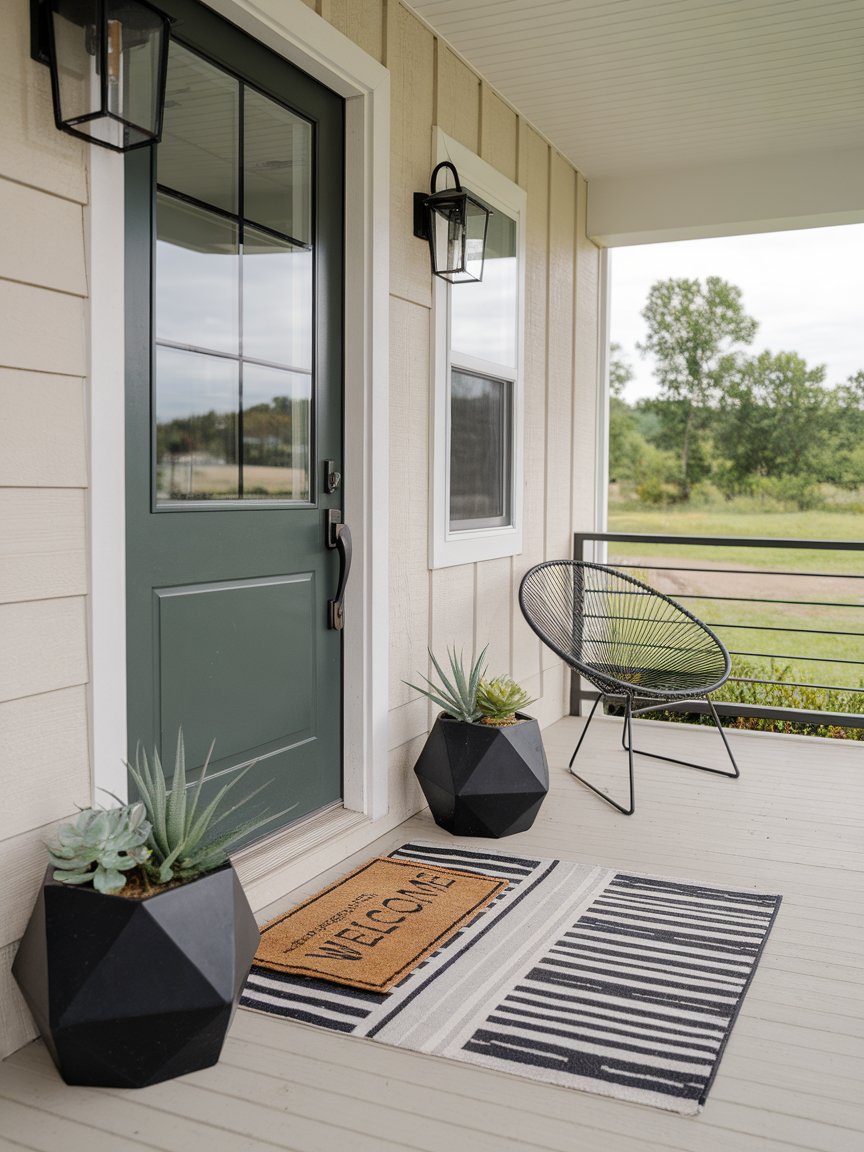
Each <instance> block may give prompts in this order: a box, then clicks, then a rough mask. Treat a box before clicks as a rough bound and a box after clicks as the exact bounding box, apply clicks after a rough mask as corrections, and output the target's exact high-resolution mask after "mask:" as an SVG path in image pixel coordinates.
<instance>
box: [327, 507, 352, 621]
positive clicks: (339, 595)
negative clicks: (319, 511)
mask: <svg viewBox="0 0 864 1152" xmlns="http://www.w3.org/2000/svg"><path fill="white" fill-rule="evenodd" d="M327 547H328V548H338V549H339V583H338V584H337V585H336V596H335V599H333V600H328V601H327V626H328V628H335V629H336V630H337V631H340V632H341V631H342V629H343V628H344V626H345V609H344V605H343V601H344V599H345V585H346V584H347V583H348V574H349V573H350V571H351V529H350V528H349V527H348V525H347V524H343V523H342V513H341V512H340V511H339V509H338V508H328V509H327Z"/></svg>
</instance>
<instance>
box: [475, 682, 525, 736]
mask: <svg viewBox="0 0 864 1152" xmlns="http://www.w3.org/2000/svg"><path fill="white" fill-rule="evenodd" d="M535 699H536V698H535V697H532V696H529V695H528V693H527V692H526V691H525V689H524V688H522V687H521V686H520V685H519V684H517V683H516V681H515V680H513V679H512V678H511V677H510V676H496V677H495V679H494V680H481V681H480V683H479V685H478V686H477V707H478V708H479V709H480V712H481V713H482V721H481V722H482V723H484V724H509V723H512V722H513V721H514V720H515V718H516V713H517V712H518V711H519V710H520V709H521V708H527V707H528V705H529V704H533V703H534V700H535Z"/></svg>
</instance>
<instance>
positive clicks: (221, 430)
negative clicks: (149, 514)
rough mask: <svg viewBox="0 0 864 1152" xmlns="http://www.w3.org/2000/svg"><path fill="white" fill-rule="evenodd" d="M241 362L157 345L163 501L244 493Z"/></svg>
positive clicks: (159, 475) (158, 455) (160, 490)
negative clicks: (239, 447) (241, 490)
mask: <svg viewBox="0 0 864 1152" xmlns="http://www.w3.org/2000/svg"><path fill="white" fill-rule="evenodd" d="M237 375H238V363H237V361H236V360H233V359H228V358H227V357H224V356H206V355H203V354H202V353H200V352H183V351H180V350H179V349H176V348H157V349H156V495H157V499H158V500H160V501H162V502H164V501H171V502H174V501H183V500H214V499H215V500H219V499H222V500H224V499H227V498H232V497H233V498H234V499H236V498H237V496H238V495H239V480H240V473H239V468H238V463H237V398H238V395H239V385H238V379H237Z"/></svg>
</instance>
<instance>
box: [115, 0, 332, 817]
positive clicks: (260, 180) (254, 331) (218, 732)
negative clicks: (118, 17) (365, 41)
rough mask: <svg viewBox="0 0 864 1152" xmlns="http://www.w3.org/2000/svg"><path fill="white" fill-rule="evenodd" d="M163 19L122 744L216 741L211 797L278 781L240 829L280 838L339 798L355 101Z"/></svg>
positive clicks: (149, 174) (242, 46) (144, 251)
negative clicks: (346, 320) (345, 307)
mask: <svg viewBox="0 0 864 1152" xmlns="http://www.w3.org/2000/svg"><path fill="white" fill-rule="evenodd" d="M161 7H163V8H167V10H168V12H169V14H170V15H172V16H174V17H175V18H176V20H175V23H174V25H173V28H172V44H171V52H170V58H169V74H168V88H167V97H166V111H165V125H164V133H163V140H162V143H161V144H160V145H159V146H158V147H156V148H155V149H153V150H152V152H151V150H149V149H145V150H142V151H139V152H135V153H132V154H131V155H130V156H129V157H128V158H127V167H126V187H127V194H126V220H127V225H126V236H127V241H126V285H127V288H126V296H127V333H126V344H127V380H126V408H127V418H126V492H127V499H126V506H127V574H126V585H127V620H128V626H127V667H128V716H129V733H128V734H129V744H130V751H131V752H132V753H133V754H134V749H135V746H136V744H137V742H138V741H140V742H141V743H142V744H143V745H145V746H146V747H147V748H148V749H150V748H152V747H153V746H154V745H155V746H158V747H159V748H160V749H161V751H162V758H163V761H164V762H165V764H166V770H170V766H172V765H173V750H174V746H175V743H176V739H177V731H178V728H179V726H180V725H182V727H183V732H184V736H185V741H186V750H187V766H188V767H191V766H194V765H199V764H201V763H202V762H203V760H204V757H205V756H206V753H207V749H208V746H209V744H210V742H211V740H213V739H214V738H215V741H216V746H215V751H214V755H213V758H212V760H211V772H210V775H211V776H212V777H214V778H215V780H214V785H213V786H214V787H215V786H217V785H221V784H224V783H225V782H226V780H228V779H230V778H231V772H232V769H235V768H236V767H237V766H238V765H243V764H245V763H248V762H249V761H250V760H252V759H255V758H258V762H257V763H256V765H255V767H254V768H253V769H252V770H251V771H250V772H249V774H248V776H247V778H246V779H245V780H244V781H243V783H242V784H241V785H240V786H239V787H240V789H242V790H244V791H245V790H246V789H247V788H248V789H250V790H251V789H252V788H254V787H256V786H258V785H259V784H265V785H266V787H265V789H264V790H263V791H262V792H261V793H260V794H259V795H258V796H257V797H256V798H255V800H254V802H253V806H252V809H251V811H250V812H238V813H236V814H235V815H236V818H237V820H238V821H239V820H240V819H242V818H243V817H245V816H246V815H249V814H251V812H257V811H263V810H265V809H269V810H270V811H273V812H276V811H278V810H281V809H283V808H286V807H287V806H289V805H292V804H296V807H295V808H294V810H293V811H292V812H291V814H290V816H289V817H286V818H284V820H283V821H282V823H286V822H288V821H289V820H295V819H298V818H300V817H302V816H305V815H307V814H309V813H310V812H315V811H317V810H319V809H321V808H324V807H326V806H328V805H331V804H334V803H336V802H338V801H339V799H340V798H341V795H342V767H341V765H342V731H341V722H342V632H341V631H339V630H336V629H334V628H333V627H331V626H330V621H329V620H328V600H330V599H331V598H332V597H333V596H334V595H335V592H336V586H337V582H338V577H339V557H338V556H337V552H336V551H335V550H333V549H331V548H328V546H327V531H326V523H325V522H326V520H327V517H328V511H329V510H334V509H335V510H338V509H341V498H342V491H343V489H342V486H341V485H338V486H336V487H335V488H334V485H333V483H332V481H330V482H328V481H327V479H326V477H327V476H329V475H330V474H331V473H333V472H339V473H341V472H342V465H341V460H342V280H343V278H342V259H343V252H342V243H343V242H342V235H343V171H344V166H343V153H344V116H343V101H342V100H341V99H340V98H339V97H338V96H336V95H335V94H334V93H332V92H330V91H329V90H327V89H325V88H323V87H322V86H321V85H320V84H318V83H317V82H316V81H314V80H312V79H311V78H310V77H308V76H306V75H305V74H304V73H302V72H299V71H298V70H297V69H295V68H293V67H292V66H291V65H289V64H288V63H287V62H286V61H284V60H282V59H281V58H280V57H278V56H276V55H275V54H273V53H272V52H270V51H269V50H268V49H266V48H265V47H263V46H262V45H261V44H258V43H257V42H255V41H254V40H252V39H250V38H249V37H247V36H246V35H245V34H243V33H241V32H240V31H238V30H237V29H235V28H234V27H233V26H231V25H230V24H228V23H226V22H225V21H223V20H222V19H220V18H219V17H217V16H216V15H214V14H213V13H212V12H210V11H208V10H207V9H204V8H202V7H200V6H199V5H197V4H195V3H193V2H192V0H169V2H168V3H162V4H161ZM328 461H331V462H333V463H332V465H328V464H327V462H328ZM331 488H333V489H334V490H333V491H330V489H331ZM278 826H279V825H278V824H277V825H275V826H269V827H268V828H266V829H264V830H263V831H262V832H259V833H258V835H263V834H265V833H266V832H270V831H272V830H274V827H278Z"/></svg>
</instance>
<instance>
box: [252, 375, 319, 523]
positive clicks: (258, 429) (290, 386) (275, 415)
mask: <svg viewBox="0 0 864 1152" xmlns="http://www.w3.org/2000/svg"><path fill="white" fill-rule="evenodd" d="M311 379H312V378H311V377H310V376H308V375H306V374H304V373H300V372H284V371H282V370H281V369H279V368H267V367H264V366H262V365H260V364H244V366H243V497H244V499H247V500H249V499H252V500H260V499H262V498H267V497H269V498H271V499H274V498H276V499H280V500H308V499H309V439H310V416H311V411H310V410H311V400H312V396H311Z"/></svg>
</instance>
